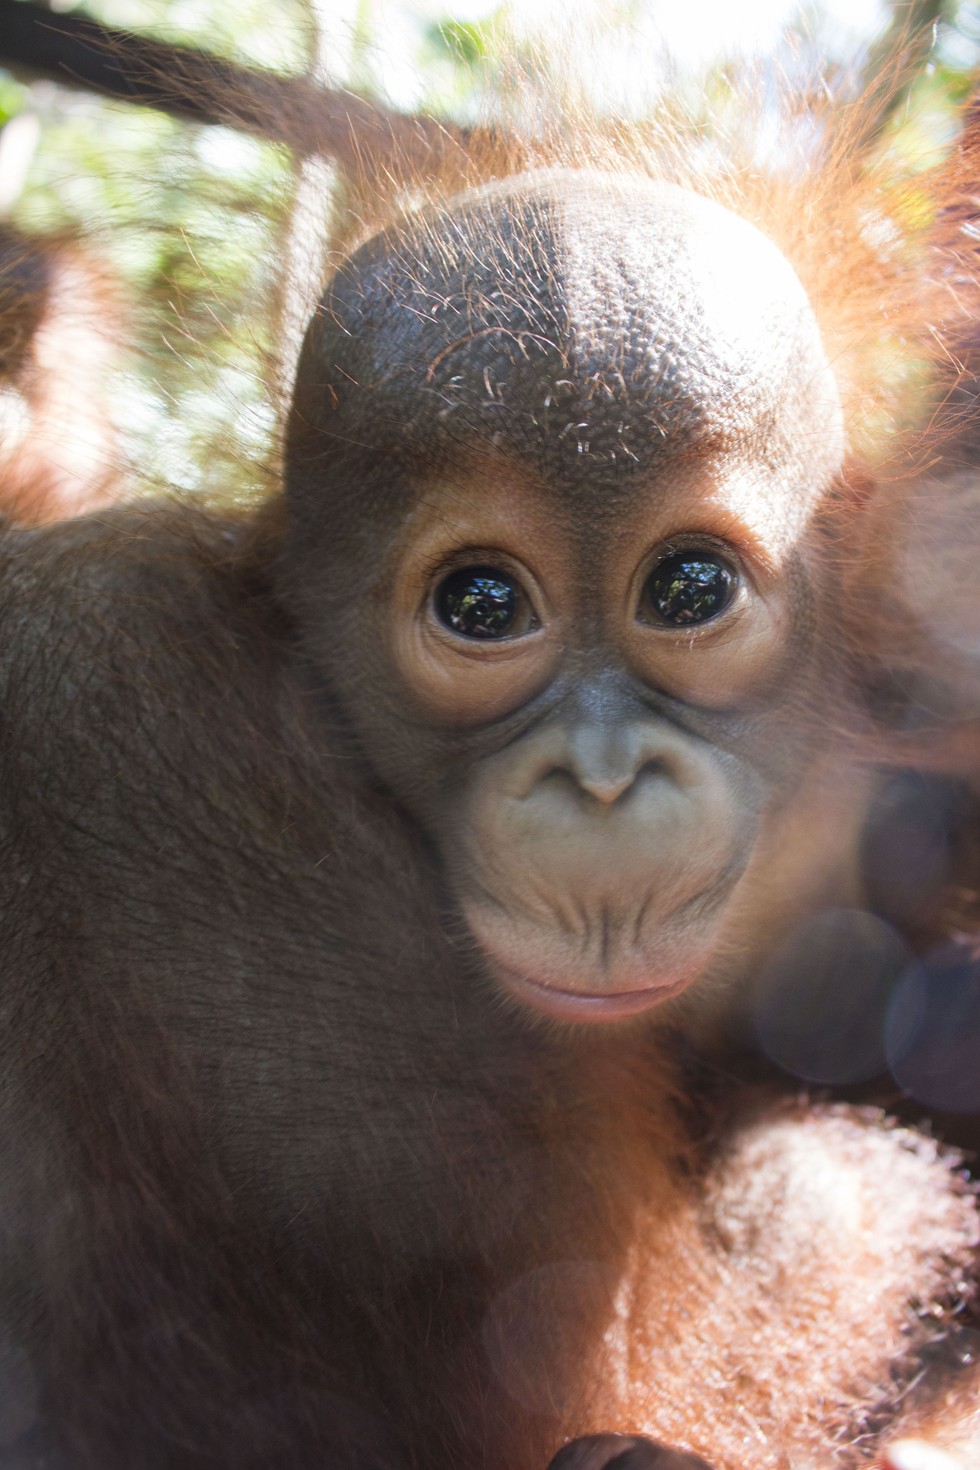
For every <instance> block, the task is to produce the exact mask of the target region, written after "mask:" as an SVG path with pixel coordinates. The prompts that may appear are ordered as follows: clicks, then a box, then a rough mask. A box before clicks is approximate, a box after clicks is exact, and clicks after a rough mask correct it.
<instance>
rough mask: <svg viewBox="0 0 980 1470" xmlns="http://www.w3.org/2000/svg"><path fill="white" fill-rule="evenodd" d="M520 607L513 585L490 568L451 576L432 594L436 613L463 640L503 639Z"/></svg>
mask: <svg viewBox="0 0 980 1470" xmlns="http://www.w3.org/2000/svg"><path fill="white" fill-rule="evenodd" d="M519 603H520V593H519V592H518V589H517V587H516V586H515V584H514V583H513V582H512V581H510V580H509V579H508V578H507V577H505V576H502V575H501V573H500V572H495V571H494V570H493V568H492V567H466V568H465V569H464V570H463V571H460V572H453V573H452V575H451V576H448V577H447V578H446V580H445V581H444V582H443V583H442V585H441V587H440V588H439V590H438V591H437V593H436V612H437V613H438V615H439V617H440V619H441V620H442V622H443V623H445V625H446V627H447V628H452V630H453V632H454V633H459V634H461V635H462V637H464V638H506V637H507V635H508V633H510V632H511V630H512V628H513V624H514V621H515V619H516V617H517V612H518V607H519Z"/></svg>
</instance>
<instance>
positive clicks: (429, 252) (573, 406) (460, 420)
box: [324, 172, 841, 476]
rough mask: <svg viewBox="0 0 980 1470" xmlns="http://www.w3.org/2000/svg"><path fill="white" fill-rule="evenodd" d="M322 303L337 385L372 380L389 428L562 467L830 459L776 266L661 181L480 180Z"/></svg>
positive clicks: (789, 292)
mask: <svg viewBox="0 0 980 1470" xmlns="http://www.w3.org/2000/svg"><path fill="white" fill-rule="evenodd" d="M326 306H327V318H328V320H331V321H332V323H333V330H328V332H327V340H326V341H325V344H324V347H325V352H326V355H327V357H328V358H330V357H331V356H332V359H333V361H332V364H330V363H326V362H325V363H324V366H326V367H328V370H329V369H330V368H331V367H332V368H333V370H334V374H335V378H334V381H335V387H336V391H337V393H339V395H340V396H341V398H343V397H344V396H345V395H346V393H348V392H349V389H350V385H351V384H352V383H360V384H361V385H362V386H367V385H368V383H369V382H370V383H371V384H373V385H374V388H373V391H374V393H375V401H374V406H375V409H377V408H378V407H379V406H380V405H381V400H383V399H385V398H386V397H387V398H388V399H390V406H391V411H392V413H393V414H394V415H395V419H396V421H397V423H398V425H399V430H400V432H402V433H405V432H410V431H411V430H412V429H413V427H414V428H415V429H416V430H417V432H418V433H420V434H421V435H423V436H425V435H427V436H428V437H429V439H430V440H431V438H432V437H433V436H435V437H438V436H439V434H440V433H443V434H446V435H449V436H451V437H453V438H454V439H455V440H456V441H459V440H460V438H461V437H465V436H468V437H470V438H471V439H475V440H476V441H477V442H478V443H482V444H484V445H489V446H492V447H493V448H495V449H498V450H501V451H503V452H505V453H508V454H516V455H517V456H518V457H525V458H529V459H531V460H532V461H534V462H535V464H536V465H537V466H538V467H539V468H544V470H545V472H546V473H556V472H557V473H564V474H566V475H568V474H574V473H575V468H574V467H575V466H576V465H577V466H578V469H579V470H580V471H582V470H584V468H585V464H584V463H583V462H587V464H588V468H589V471H590V473H591V474H592V475H593V476H594V475H595V472H596V470H597V469H598V468H599V467H600V466H602V465H605V466H608V467H611V466H614V465H615V466H617V467H618V472H619V473H622V472H624V471H628V470H629V469H630V468H631V467H634V468H635V469H639V470H644V469H647V468H649V467H650V466H651V465H653V464H655V463H656V462H657V461H658V460H662V459H663V457H664V456H665V455H667V456H671V455H674V454H680V453H690V452H692V451H694V452H696V453H701V454H704V453H709V454H710V453H722V454H726V453H730V454H736V455H743V456H746V455H747V456H755V457H758V456H760V455H761V456H768V457H769V458H770V459H771V460H772V459H778V460H780V461H782V462H784V463H785V462H786V461H787V460H795V459H801V458H804V457H805V458H806V459H807V461H808V464H809V471H810V473H813V472H814V471H815V470H817V471H818V472H819V466H818V465H816V464H815V463H814V455H816V456H817V459H818V460H819V461H825V462H826V464H828V465H831V464H833V465H835V464H836V462H837V460H838V458H839V454H840V432H841V431H840V423H839V411H838V408H837V403H836V395H835V391H834V386H833V382H832V379H831V376H830V373H829V370H828V368H827V364H826V361H825V358H824V354H823V351H822V347H821V343H820V337H819V333H818V330H817V326H816V323H815V321H814V318H813V315H812V313H811V311H810V309H809V306H808V304H807V300H806V297H805V294H804V292H803V290H802V287H801V286H800V284H799V282H798V280H797V279H796V277H795V275H794V273H793V271H792V269H791V268H790V266H789V264H788V263H787V261H786V260H785V259H784V257H783V256H782V255H781V254H780V253H779V251H778V250H777V249H776V248H775V247H774V246H773V245H772V244H771V243H770V242H769V241H768V240H766V239H765V237H764V236H762V235H761V234H760V233H759V232H758V231H757V230H755V229H754V228H753V227H752V226H751V225H749V224H748V223H746V222H745V221H744V220H741V219H739V218H738V217H737V216H735V215H733V214H731V213H730V212H729V211H727V210H725V209H722V208H721V207H719V206H717V205H715V204H713V203H711V202H710V201H708V200H705V199H702V198H700V197H698V196H696V195H692V194H690V193H688V192H686V191H684V190H682V189H679V188H676V187H673V186H671V185H665V184H659V183H655V182H653V181H650V180H644V179H637V178H634V177H628V176H622V177H617V176H607V175H595V174H584V173H582V174H579V173H575V172H556V173H548V174H544V175H540V176H537V177H535V176H531V177H529V178H528V179H525V180H516V181H514V180H512V181H509V182H508V183H506V184H503V185H497V186H491V187H489V188H487V189H485V190H482V191H480V192H478V193H475V194H472V195H470V196H465V197H464V198H463V199H462V200H459V201H457V202H456V203H455V204H454V205H451V206H449V207H448V208H447V209H446V210H445V211H444V212H442V213H440V214H439V216H438V217H435V218H433V217H428V218H426V219H424V220H422V221H421V222H418V223H415V224H413V225H410V226H408V227H406V228H403V229H402V230H401V231H400V232H399V233H398V234H396V235H394V236H389V237H387V238H386V239H385V240H383V241H380V242H379V241H376V242H372V243H371V244H370V245H369V246H368V247H367V248H366V249H365V250H364V251H362V252H360V253H359V255H357V256H355V257H354V258H353V260H352V261H351V262H350V263H349V266H348V268H347V270H346V271H345V272H343V273H342V274H341V276H340V277H339V278H338V280H337V281H336V282H335V284H334V287H333V290H332V292H331V294H330V296H329V298H328V301H327V303H326ZM406 380H408V381H406ZM406 388H408V389H409V391H408V392H406ZM379 394H380V399H379V396H378V395H379ZM807 440H810V441H812V442H809V443H807V442H806V441H807ZM563 466H564V469H562V467H563Z"/></svg>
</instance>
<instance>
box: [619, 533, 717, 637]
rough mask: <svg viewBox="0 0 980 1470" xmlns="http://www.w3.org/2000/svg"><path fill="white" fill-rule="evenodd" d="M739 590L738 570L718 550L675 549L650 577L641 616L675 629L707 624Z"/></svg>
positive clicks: (648, 620)
mask: <svg viewBox="0 0 980 1470" xmlns="http://www.w3.org/2000/svg"><path fill="white" fill-rule="evenodd" d="M737 591H738V574H737V572H736V571H735V569H734V567H732V566H731V565H730V564H729V563H728V562H727V561H726V560H725V558H724V557H723V556H719V554H718V553H717V552H715V551H708V550H700V549H698V548H693V547H692V548H690V549H689V550H685V551H674V552H671V553H670V555H669V556H665V557H664V558H663V560H662V561H659V562H658V563H657V565H656V566H655V567H654V569H653V571H652V572H651V573H650V575H649V577H647V580H646V585H645V586H644V588H643V597H642V599H641V605H640V616H641V617H642V618H643V619H644V620H645V621H647V622H654V623H667V624H668V625H669V626H670V627H672V628H685V627H692V626H694V625H696V624H698V623H708V622H710V621H711V619H712V618H716V617H718V615H719V614H720V613H723V612H724V611H725V609H726V608H727V607H729V606H730V604H731V603H732V601H733V599H734V597H735V594H736V592H737Z"/></svg>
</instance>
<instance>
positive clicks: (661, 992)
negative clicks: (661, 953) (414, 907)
mask: <svg viewBox="0 0 980 1470" xmlns="http://www.w3.org/2000/svg"><path fill="white" fill-rule="evenodd" d="M494 968H495V970H496V971H497V973H498V975H499V976H500V980H501V982H502V984H503V985H504V986H505V987H506V988H507V989H508V990H509V991H510V993H511V994H512V995H514V996H516V997H517V999H518V1000H522V1001H523V1002H524V1003H525V1004H526V1005H530V1006H532V1007H533V1008H534V1010H536V1011H540V1012H541V1013H542V1014H543V1015H546V1016H554V1017H555V1018H556V1020H561V1021H584V1022H586V1023H589V1022H594V1023H599V1024H601V1023H602V1022H605V1021H621V1020H625V1019H626V1018H627V1017H629V1016H638V1015H641V1014H642V1012H643V1011H649V1010H652V1009H653V1007H654V1006H658V1005H661V1004H662V1003H663V1002H664V1001H665V1000H669V999H670V997H671V996H673V995H677V994H678V993H679V992H680V991H682V990H684V989H686V983H687V982H686V981H684V980H672V981H665V982H664V983H663V984H656V983H654V984H651V985H647V986H644V987H643V989H642V990H613V991H609V992H606V993H602V994H595V993H593V992H589V991H580V990H562V989H561V988H560V987H559V986H555V985H542V984H541V982H540V981H538V980H531V979H530V978H529V977H528V976H527V975H520V974H518V973H517V971H516V970H510V969H507V968H505V967H504V966H502V965H495V966H494Z"/></svg>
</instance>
